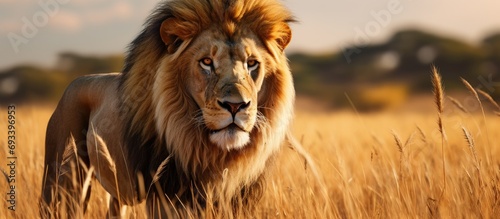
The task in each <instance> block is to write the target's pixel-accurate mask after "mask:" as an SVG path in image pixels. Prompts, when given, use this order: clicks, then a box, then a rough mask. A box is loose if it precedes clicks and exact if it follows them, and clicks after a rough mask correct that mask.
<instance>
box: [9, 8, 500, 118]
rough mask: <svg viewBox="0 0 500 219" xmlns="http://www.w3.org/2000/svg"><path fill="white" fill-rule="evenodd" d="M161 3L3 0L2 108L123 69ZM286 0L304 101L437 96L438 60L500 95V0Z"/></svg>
mask: <svg viewBox="0 0 500 219" xmlns="http://www.w3.org/2000/svg"><path fill="white" fill-rule="evenodd" d="M157 2H158V1H153V0H143V1H138V0H120V1H118V0H108V1H100V0H39V1H30V0H1V1H0V36H2V37H1V38H0V104H1V105H5V104H10V103H16V104H22V103H33V102H36V103H46V102H50V103H53V102H55V101H57V100H58V99H59V98H60V96H61V95H62V92H63V90H64V88H65V87H66V86H67V85H68V83H69V82H70V81H71V80H73V79H74V78H75V77H78V76H80V75H84V74H93V73H101V72H115V71H120V70H121V68H122V65H123V57H124V53H125V51H126V47H127V45H128V43H129V42H131V41H132V40H133V39H134V37H135V36H136V35H137V34H138V33H139V31H140V30H141V25H142V23H143V22H144V20H145V19H146V17H147V16H148V14H149V13H150V12H151V10H152V9H153V8H154V6H155V5H156V4H157ZM283 2H284V4H285V5H286V6H287V7H288V8H289V9H290V10H291V11H293V13H294V14H295V16H296V18H297V20H298V21H299V22H297V23H294V24H293V25H292V28H293V31H294V32H293V33H294V36H293V40H292V43H291V45H290V46H289V48H288V49H287V54H288V56H289V59H290V63H291V68H292V72H293V74H294V79H295V84H296V89H297V93H298V96H299V101H298V103H299V104H302V105H309V106H311V105H314V106H316V107H320V108H325V109H339V108H343V107H350V105H351V103H353V104H354V105H356V107H357V108H358V110H360V111H376V110H385V109H392V108H400V107H403V106H406V107H408V105H411V104H409V103H410V102H413V103H418V99H419V98H420V97H422V96H431V95H429V93H430V91H431V83H430V68H431V65H436V66H437V67H438V69H439V70H440V72H441V74H442V76H443V80H444V82H445V86H446V90H447V92H448V93H450V94H453V95H455V96H460V95H461V93H462V92H464V89H463V86H462V85H461V82H460V77H463V78H465V79H467V80H468V81H469V82H470V83H471V84H472V86H474V87H475V88H478V89H481V90H483V91H485V92H487V93H489V94H490V95H492V96H493V97H494V98H495V99H497V98H500V76H499V71H500V15H499V13H498V11H500V2H498V1H492V0H478V1H465V0H459V1H457V0H454V1H452V0H441V1H431V0H382V1H360V0H355V1H352V0H351V1H348V0H338V1H330V0H311V1H303V0H285V1H283ZM431 98H432V97H431ZM311 103H314V104H311ZM414 105H418V104H414ZM414 105H413V106H414Z"/></svg>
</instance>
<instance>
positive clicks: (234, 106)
mask: <svg viewBox="0 0 500 219" xmlns="http://www.w3.org/2000/svg"><path fill="white" fill-rule="evenodd" d="M217 102H218V103H219V105H220V106H221V107H222V108H224V109H226V110H227V111H229V112H230V113H231V114H232V115H233V116H234V115H236V113H238V112H239V111H240V110H242V109H245V108H247V107H248V106H250V101H249V102H247V103H245V102H239V103H231V102H228V101H224V102H221V101H217Z"/></svg>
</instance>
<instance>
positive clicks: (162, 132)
mask: <svg viewBox="0 0 500 219" xmlns="http://www.w3.org/2000/svg"><path fill="white" fill-rule="evenodd" d="M170 18H176V19H175V20H172V22H171V23H169V25H172V26H175V27H176V28H174V29H176V34H177V35H178V38H175V39H174V38H173V39H172V40H171V41H170V42H164V40H162V38H161V36H160V34H158V33H159V32H160V30H161V26H162V23H163V22H164V21H166V20H168V19H170ZM291 21H293V18H292V16H291V14H290V13H289V11H288V10H286V9H285V8H284V7H283V6H282V5H281V4H280V3H279V2H277V1H272V0H234V1H230V0H226V1H217V0H208V1H199V0H173V1H165V2H163V3H161V4H160V5H159V6H158V7H157V8H156V9H155V11H154V12H153V14H152V15H151V16H150V17H149V18H148V20H147V22H146V24H145V27H144V30H143V31H142V33H141V34H140V35H139V36H138V37H137V38H136V39H135V40H134V41H133V42H132V43H131V44H130V46H129V53H128V55H127V58H126V64H125V68H124V70H123V74H124V77H123V79H122V82H121V84H120V91H121V94H122V97H121V102H122V109H124V112H122V113H123V114H124V115H125V121H127V127H126V130H125V132H124V138H125V139H126V140H127V142H131V145H130V147H129V159H130V160H131V162H132V165H133V167H135V169H136V171H137V172H142V173H143V174H144V175H146V176H145V178H148V177H147V175H148V174H149V173H151V172H154V171H155V170H156V168H157V167H158V166H159V164H160V163H161V162H162V161H163V159H165V158H166V157H167V156H169V155H171V154H172V155H173V157H174V158H175V159H174V160H175V164H174V165H175V166H174V167H170V168H169V171H171V172H170V173H168V174H172V173H178V175H181V177H185V178H186V179H187V180H189V179H196V180H204V181H210V182H212V181H213V180H214V179H213V178H214V175H219V174H222V172H224V169H225V168H226V167H228V166H231V167H232V168H231V170H230V172H229V173H228V174H230V175H231V177H227V178H226V179H227V180H228V181H229V182H227V183H225V186H224V188H219V189H221V190H223V191H224V193H225V194H226V195H227V196H226V197H231V196H232V195H234V194H235V193H236V192H238V190H239V189H241V188H242V187H244V186H248V184H251V183H252V182H254V181H255V180H256V179H257V178H258V177H259V176H260V175H261V172H262V170H261V168H262V167H263V166H265V165H266V162H268V160H269V158H270V157H271V156H272V155H273V154H275V152H276V151H277V150H278V149H279V146H280V145H281V143H282V141H283V139H284V136H285V132H286V129H287V126H288V124H289V121H290V120H291V117H292V114H293V100H294V88H293V83H292V78H291V74H290V72H289V67H288V64H287V60H286V57H285V55H284V53H283V49H284V47H286V45H287V44H288V43H289V41H290V36H291V35H290V28H289V26H288V22H291ZM212 26H216V27H217V29H219V30H220V31H222V32H223V33H224V35H225V36H226V37H228V39H231V38H232V37H233V36H234V35H235V34H236V33H238V31H240V30H243V29H246V30H251V31H252V32H253V33H255V34H256V35H257V36H258V37H259V39H260V40H261V41H262V43H263V44H264V45H265V47H266V50H267V51H268V52H269V53H270V54H271V56H272V57H273V59H272V60H267V61H269V62H270V64H269V65H268V69H266V79H265V82H264V84H263V87H262V90H261V91H260V92H259V97H258V110H259V113H260V115H262V118H264V119H263V124H261V125H260V126H259V128H256V129H254V130H253V131H252V133H251V139H252V140H251V143H250V144H249V145H248V146H246V147H245V148H243V149H242V150H238V151H225V150H220V149H218V148H217V147H215V146H214V145H213V144H212V143H210V142H209V140H208V136H207V133H206V132H203V129H202V128H200V127H199V126H197V125H196V123H195V121H194V119H193V118H195V117H196V113H197V112H198V111H197V110H198V107H197V106H196V104H195V103H194V102H193V100H192V98H191V97H190V96H189V94H188V92H187V91H186V89H187V88H186V87H185V86H184V84H185V82H186V81H187V80H189V78H187V77H186V76H187V75H188V74H183V73H182V72H185V71H187V69H186V66H188V65H187V64H186V62H188V61H190V57H188V56H186V55H184V54H183V51H184V49H185V48H186V47H188V46H189V43H190V41H191V40H192V39H193V38H196V36H197V35H198V34H199V33H200V32H202V31H203V30H205V29H207V28H209V27H212ZM165 44H166V45H165ZM158 72H162V74H161V76H160V74H158ZM159 77H161V78H159ZM160 79H161V80H160ZM160 81H161V84H159V83H160ZM158 90H161V91H158ZM154 91H156V92H161V98H160V97H159V96H160V95H158V94H157V95H156V96H155V95H154ZM158 109H161V111H162V112H161V113H160V112H157V111H158ZM144 161H149V163H147V164H145V163H144ZM248 164H256V165H251V166H249V165H248ZM253 168H255V169H254V170H253ZM174 177H178V176H171V178H174ZM167 178H170V177H168V176H167ZM168 180H171V179H165V181H168ZM150 181H151V179H146V183H148V182H150ZM230 181H233V182H230ZM218 183H220V182H213V184H215V185H216V184H218ZM179 184H182V183H180V182H179ZM177 186H179V185H177Z"/></svg>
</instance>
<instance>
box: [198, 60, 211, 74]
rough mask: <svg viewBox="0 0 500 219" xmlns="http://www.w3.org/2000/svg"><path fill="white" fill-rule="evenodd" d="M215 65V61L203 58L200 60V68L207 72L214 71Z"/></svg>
mask: <svg viewBox="0 0 500 219" xmlns="http://www.w3.org/2000/svg"><path fill="white" fill-rule="evenodd" d="M213 65H214V61H213V60H212V59H211V58H203V59H201V60H200V66H201V67H202V68H203V69H205V70H206V71H208V72H210V71H212V67H213Z"/></svg>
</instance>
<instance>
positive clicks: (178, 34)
mask: <svg viewBox="0 0 500 219" xmlns="http://www.w3.org/2000/svg"><path fill="white" fill-rule="evenodd" d="M196 30H197V27H196V25H192V24H191V23H190V22H187V21H181V20H179V19H177V18H168V19H166V20H164V21H163V22H162V23H161V27H160V36H161V39H162V41H163V43H165V46H167V50H168V52H169V53H174V52H175V50H177V48H179V46H180V45H181V44H182V42H183V41H185V40H187V39H190V38H192V37H194V35H196Z"/></svg>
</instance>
